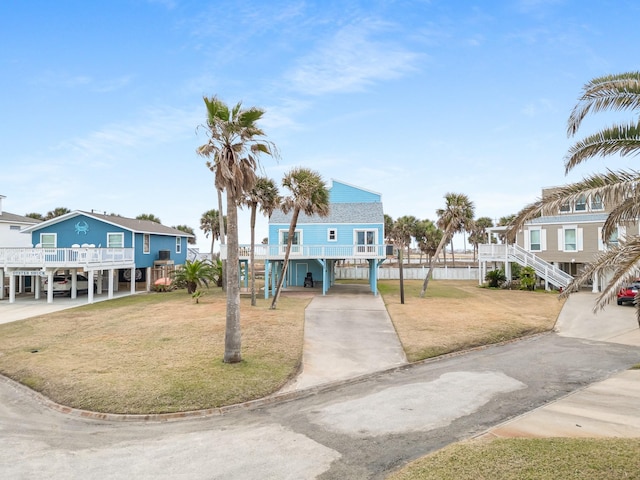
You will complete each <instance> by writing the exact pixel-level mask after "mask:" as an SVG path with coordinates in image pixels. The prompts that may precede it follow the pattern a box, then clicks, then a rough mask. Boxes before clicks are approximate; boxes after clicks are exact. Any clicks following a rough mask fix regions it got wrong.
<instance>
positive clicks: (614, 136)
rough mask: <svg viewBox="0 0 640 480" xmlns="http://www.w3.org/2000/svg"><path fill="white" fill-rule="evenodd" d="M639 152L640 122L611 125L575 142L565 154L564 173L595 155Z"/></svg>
mask: <svg viewBox="0 0 640 480" xmlns="http://www.w3.org/2000/svg"><path fill="white" fill-rule="evenodd" d="M639 153H640V124H628V125H612V126H611V127H609V128H606V129H605V130H602V131H600V132H598V133H595V134H593V135H589V136H588V137H586V138H584V139H582V140H580V141H579V142H576V143H575V144H574V145H573V146H572V147H571V148H570V149H569V151H568V152H567V155H566V156H565V163H564V166H565V173H568V172H569V171H570V170H571V169H572V168H573V167H575V166H576V165H579V164H580V163H582V162H584V161H586V160H588V159H590V158H593V157H595V156H607V155H614V154H618V155H621V156H623V157H624V156H627V155H638V154H639Z"/></svg>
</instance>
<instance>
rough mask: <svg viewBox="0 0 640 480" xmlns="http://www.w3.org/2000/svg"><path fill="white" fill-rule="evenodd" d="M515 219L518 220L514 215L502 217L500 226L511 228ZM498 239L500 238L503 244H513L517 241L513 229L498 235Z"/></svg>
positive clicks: (499, 222)
mask: <svg viewBox="0 0 640 480" xmlns="http://www.w3.org/2000/svg"><path fill="white" fill-rule="evenodd" d="M515 218H516V215H515V214H514V213H512V214H511V215H505V216H504V217H500V220H498V226H499V227H506V226H509V225H511V222H513V220H514V219H515ZM498 238H500V241H501V242H502V243H513V242H515V241H516V234H515V231H512V230H511V229H509V230H508V231H507V232H506V233H500V234H498Z"/></svg>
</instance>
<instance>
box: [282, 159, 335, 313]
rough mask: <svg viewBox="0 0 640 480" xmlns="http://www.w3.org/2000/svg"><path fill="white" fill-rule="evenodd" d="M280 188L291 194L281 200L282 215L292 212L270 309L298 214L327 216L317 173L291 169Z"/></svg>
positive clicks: (326, 194)
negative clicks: (280, 268)
mask: <svg viewBox="0 0 640 480" xmlns="http://www.w3.org/2000/svg"><path fill="white" fill-rule="evenodd" d="M282 186H284V187H285V188H287V189H289V191H290V192H291V195H289V196H287V197H285V198H284V199H283V202H282V207H281V208H282V211H283V212H284V213H289V212H292V214H291V223H290V224H289V232H288V234H287V250H286V252H285V255H284V264H283V266H282V272H281V275H280V279H279V281H278V286H277V288H276V293H275V295H274V296H273V301H272V302H271V309H275V308H276V306H277V304H278V297H280V292H281V290H282V285H283V284H284V279H285V275H286V273H287V267H288V265H289V255H290V254H291V246H292V245H293V238H294V236H295V232H296V225H297V224H298V216H299V215H300V212H304V213H305V214H306V215H309V216H311V215H319V216H320V217H326V216H327V215H329V190H328V189H327V186H326V185H325V183H324V180H323V179H322V177H321V176H320V174H319V173H317V172H314V171H313V170H309V169H307V168H301V167H298V168H293V169H292V170H290V171H289V172H288V173H287V174H286V175H285V176H284V178H283V179H282Z"/></svg>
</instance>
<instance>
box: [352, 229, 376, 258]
mask: <svg viewBox="0 0 640 480" xmlns="http://www.w3.org/2000/svg"><path fill="white" fill-rule="evenodd" d="M355 235H356V253H376V231H375V230H356V231H355Z"/></svg>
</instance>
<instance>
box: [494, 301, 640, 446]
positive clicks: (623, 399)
mask: <svg viewBox="0 0 640 480" xmlns="http://www.w3.org/2000/svg"><path fill="white" fill-rule="evenodd" d="M595 298H596V294H593V293H587V292H578V293H574V294H572V295H571V296H570V297H569V298H568V299H567V301H566V303H565V305H564V307H563V308H562V311H561V312H560V316H559V317H558V322H557V324H556V328H555V330H556V332H557V333H558V335H560V336H563V337H571V338H581V339H585V340H591V341H598V342H611V343H619V344H623V345H632V346H637V347H640V328H638V322H637V320H636V312H635V308H633V307H631V306H625V305H622V306H619V305H616V304H615V303H612V304H610V305H608V306H607V307H606V308H605V309H604V310H601V311H598V312H596V313H594V312H593V311H592V308H593V305H594V302H595ZM638 362H639V363H640V349H639V350H638ZM638 399H640V370H627V371H624V372H622V373H619V374H617V375H614V376H612V377H610V378H608V379H607V380H605V381H603V382H599V383H595V384H593V385H590V386H588V387H587V388H585V389H583V390H580V391H578V392H575V393H572V394H570V395H568V396H566V397H565V398H562V399H560V400H558V401H555V402H553V403H551V404H549V405H545V406H544V407H541V408H538V409H536V410H533V411H531V412H529V413H527V414H525V415H522V416H520V417H517V418H515V419H513V420H511V421H508V422H506V423H504V424H502V425H499V426H497V427H495V428H493V429H491V430H490V431H489V432H487V434H486V435H488V436H493V437H633V438H635V437H640V401H639V400H638Z"/></svg>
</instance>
